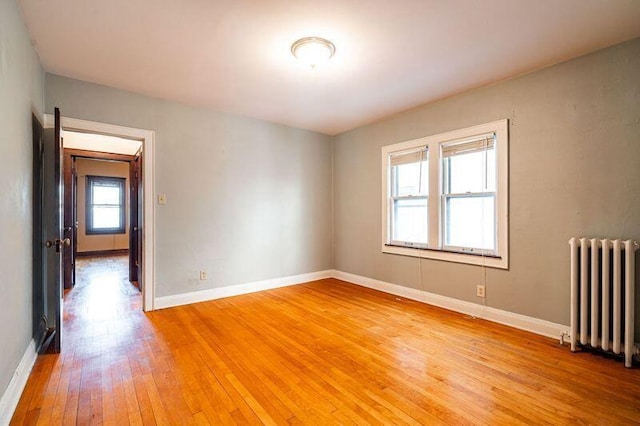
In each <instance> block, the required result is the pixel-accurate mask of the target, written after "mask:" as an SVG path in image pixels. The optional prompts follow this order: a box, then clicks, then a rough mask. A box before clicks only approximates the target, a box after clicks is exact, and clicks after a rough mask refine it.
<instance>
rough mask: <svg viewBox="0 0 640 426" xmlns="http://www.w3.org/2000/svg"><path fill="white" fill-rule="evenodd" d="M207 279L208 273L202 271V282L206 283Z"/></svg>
mask: <svg viewBox="0 0 640 426" xmlns="http://www.w3.org/2000/svg"><path fill="white" fill-rule="evenodd" d="M206 279H207V271H200V281H205V280H206Z"/></svg>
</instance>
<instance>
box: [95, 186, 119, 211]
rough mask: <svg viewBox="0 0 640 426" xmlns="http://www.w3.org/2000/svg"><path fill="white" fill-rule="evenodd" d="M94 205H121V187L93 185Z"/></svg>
mask: <svg viewBox="0 0 640 426" xmlns="http://www.w3.org/2000/svg"><path fill="white" fill-rule="evenodd" d="M91 188H92V189H93V204H114V205H119V204H120V185H102V184H99V183H98V184H96V183H95V182H94V183H93V185H92V187H91Z"/></svg>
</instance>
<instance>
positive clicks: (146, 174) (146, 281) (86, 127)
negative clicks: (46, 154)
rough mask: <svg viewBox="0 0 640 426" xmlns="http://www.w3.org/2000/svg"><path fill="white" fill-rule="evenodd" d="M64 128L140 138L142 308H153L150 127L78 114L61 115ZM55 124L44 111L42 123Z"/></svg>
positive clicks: (151, 146)
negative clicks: (103, 121) (128, 125)
mask: <svg viewBox="0 0 640 426" xmlns="http://www.w3.org/2000/svg"><path fill="white" fill-rule="evenodd" d="M61 121H62V123H61V124H62V128H63V129H64V130H80V131H84V132H91V133H101V134H104V135H110V136H119V137H123V138H127V139H136V140H139V141H142V147H143V148H142V149H143V153H144V154H143V166H142V167H143V182H142V196H143V199H144V217H143V219H144V222H143V224H142V245H143V249H142V263H143V268H142V279H143V286H142V302H143V303H142V307H143V309H144V310H145V311H153V310H154V305H153V303H154V302H153V301H154V295H155V270H156V268H155V210H154V196H153V194H155V191H154V183H155V169H154V165H155V158H154V154H155V152H154V148H155V147H154V141H155V132H154V131H153V130H145V129H136V128H133V127H124V126H118V125H115V124H107V123H99V122H97V121H87V120H79V119H77V118H70V117H64V116H63V117H61ZM53 126H54V123H53V115H51V114H45V116H44V127H45V128H51V127H53Z"/></svg>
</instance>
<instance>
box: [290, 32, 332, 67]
mask: <svg viewBox="0 0 640 426" xmlns="http://www.w3.org/2000/svg"><path fill="white" fill-rule="evenodd" d="M291 53H292V54H293V56H295V57H296V59H298V60H299V61H300V62H302V63H303V64H305V65H307V66H309V67H311V69H314V68H315V67H316V66H318V65H321V64H323V63H325V62H327V61H328V60H329V59H331V57H332V56H333V54H334V53H336V47H335V46H334V44H333V43H331V42H330V41H329V40H327V39H326V38H322V37H304V38H301V39H300V40H298V41H296V42H294V43H293V44H292V45H291Z"/></svg>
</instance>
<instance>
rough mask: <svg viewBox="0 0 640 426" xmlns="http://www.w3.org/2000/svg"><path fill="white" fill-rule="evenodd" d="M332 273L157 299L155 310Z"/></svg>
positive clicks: (314, 278)
mask: <svg viewBox="0 0 640 426" xmlns="http://www.w3.org/2000/svg"><path fill="white" fill-rule="evenodd" d="M332 273H333V271H332V270H326V271H318V272H310V273H308V274H300V275H291V276H288V277H282V278H273V279H270V280H263V281H254V282H250V283H246V284H238V285H232V286H227V287H217V288H211V289H208V290H201V291H194V292H190V293H182V294H176V295H173V296H163V297H156V299H155V303H154V305H153V306H154V309H163V308H170V307H172V306H180V305H188V304H190V303H197V302H205V301H207V300H215V299H221V298H223V297H231V296H239V295H241V294H247V293H255V292H257V291H263V290H271V289H274V288H280V287H287V286H290V285H295V284H302V283H306V282H309V281H316V280H322V279H325V278H331V277H332Z"/></svg>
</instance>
